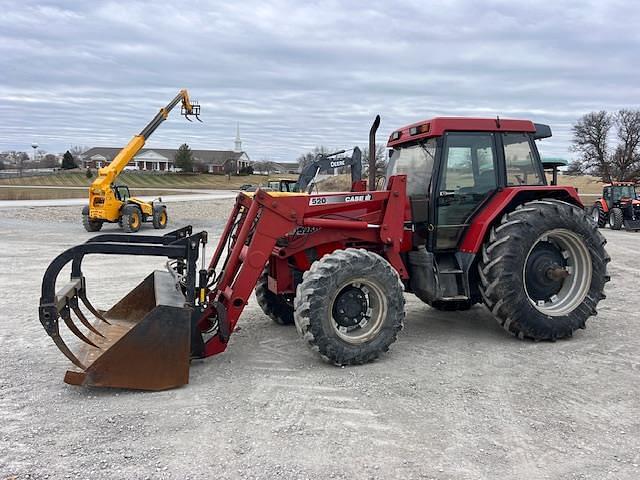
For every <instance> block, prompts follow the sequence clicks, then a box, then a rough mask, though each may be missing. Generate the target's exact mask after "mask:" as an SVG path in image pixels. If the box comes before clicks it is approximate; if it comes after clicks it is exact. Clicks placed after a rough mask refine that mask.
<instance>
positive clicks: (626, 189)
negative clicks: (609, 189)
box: [613, 185, 636, 201]
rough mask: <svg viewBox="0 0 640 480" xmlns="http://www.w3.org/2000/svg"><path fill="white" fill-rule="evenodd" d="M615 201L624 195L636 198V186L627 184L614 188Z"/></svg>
mask: <svg viewBox="0 0 640 480" xmlns="http://www.w3.org/2000/svg"><path fill="white" fill-rule="evenodd" d="M613 196H614V199H613V200H614V201H618V200H620V199H621V198H623V197H631V198H636V187H634V186H633V185H625V186H621V187H614V188H613Z"/></svg>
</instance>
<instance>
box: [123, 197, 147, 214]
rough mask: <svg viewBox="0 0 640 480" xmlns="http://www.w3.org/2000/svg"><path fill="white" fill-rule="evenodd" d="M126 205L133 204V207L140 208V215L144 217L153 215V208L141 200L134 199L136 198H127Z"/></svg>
mask: <svg viewBox="0 0 640 480" xmlns="http://www.w3.org/2000/svg"><path fill="white" fill-rule="evenodd" d="M127 203H129V204H134V205H137V206H138V207H140V210H142V214H143V215H144V216H145V217H148V216H150V215H153V207H152V205H151V203H149V202H145V201H144V200H141V199H139V198H136V197H131V198H129V199H128V200H127Z"/></svg>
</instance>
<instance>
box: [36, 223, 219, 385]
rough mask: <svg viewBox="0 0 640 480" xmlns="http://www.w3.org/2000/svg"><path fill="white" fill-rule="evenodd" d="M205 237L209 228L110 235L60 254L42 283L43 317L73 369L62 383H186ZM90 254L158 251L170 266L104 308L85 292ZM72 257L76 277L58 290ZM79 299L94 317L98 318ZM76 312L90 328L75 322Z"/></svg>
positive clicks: (129, 253)
mask: <svg viewBox="0 0 640 480" xmlns="http://www.w3.org/2000/svg"><path fill="white" fill-rule="evenodd" d="M206 241H207V234H206V232H200V233H197V234H193V233H192V229H191V227H185V228H182V229H179V230H175V231H173V232H170V233H168V234H166V235H164V236H149V235H147V236H145V235H120V234H105V235H98V236H95V237H93V238H91V239H90V240H88V241H87V242H86V243H83V244H80V245H77V246H75V247H73V248H70V249H69V250H66V251H65V252H63V253H61V254H60V255H59V256H58V257H56V258H55V259H54V260H53V262H51V264H50V265H49V267H48V268H47V271H46V272H45V275H44V278H43V281H42V296H41V298H40V308H39V316H40V322H41V323H42V326H43V327H44V329H45V330H46V332H47V334H48V335H49V336H50V337H51V338H52V339H53V341H54V343H55V344H56V345H57V346H58V348H59V349H60V351H61V352H62V353H63V354H64V355H65V356H66V357H67V358H68V359H69V360H70V361H71V362H72V363H73V364H74V365H75V367H76V369H74V370H69V371H68V372H67V374H66V376H65V382H67V383H70V384H75V385H93V386H108V387H121V388H135V389H144V390H162V389H166V388H172V387H176V386H179V385H183V384H185V383H188V380H189V358H190V353H191V344H190V343H191V323H192V321H193V320H192V317H193V316H194V315H193V311H194V307H195V304H196V298H197V295H196V289H197V288H196V277H197V275H196V273H197V269H196V262H197V260H198V257H199V254H200V249H201V248H204V245H205V244H206ZM89 254H107V255H147V256H161V257H168V258H169V259H171V260H172V263H171V266H170V268H169V269H168V271H165V272H163V271H156V272H153V273H152V274H151V275H149V276H148V277H147V278H145V279H144V280H143V281H142V282H141V283H140V284H139V285H138V286H137V287H136V288H135V289H134V290H132V291H131V292H129V293H128V294H127V295H126V296H125V297H124V298H123V299H122V300H120V302H118V303H117V304H116V305H115V306H114V307H112V308H111V309H110V310H108V311H107V312H101V311H99V310H98V309H96V308H95V307H94V306H93V305H92V304H91V303H90V302H89V300H88V298H87V294H86V282H85V278H84V275H83V273H82V260H83V259H84V257H85V256H86V255H89ZM69 262H71V279H70V281H69V282H68V283H66V284H65V285H64V286H63V287H62V288H60V289H59V290H58V291H57V292H56V290H55V288H56V279H57V277H58V274H59V273H60V271H61V269H62V268H63V267H64V266H65V265H67V264H68V263H69ZM168 264H169V263H168ZM201 288H205V286H202V285H201ZM79 300H80V301H81V302H82V304H84V305H85V307H86V308H87V310H88V311H89V312H91V313H92V314H93V315H94V316H95V317H96V319H97V320H96V321H95V322H94V323H92V322H91V321H90V320H89V319H88V318H87V317H86V316H85V314H84V312H83V311H82V309H81V308H80V302H79ZM71 312H73V313H74V314H75V316H76V317H77V318H78V320H79V322H80V324H81V325H82V326H84V327H85V328H86V331H83V330H81V328H80V326H79V325H77V324H76V323H74V321H73V318H72V314H71ZM60 318H62V320H63V321H64V323H65V325H66V326H67V328H68V329H69V330H70V331H71V332H72V333H73V334H74V335H75V336H76V337H78V338H79V339H80V340H82V342H84V345H83V346H82V347H81V348H80V349H79V351H78V353H74V352H73V351H72V350H71V348H69V346H68V345H67V344H66V343H65V341H64V340H63V338H62V336H61V335H60V325H59V319H60Z"/></svg>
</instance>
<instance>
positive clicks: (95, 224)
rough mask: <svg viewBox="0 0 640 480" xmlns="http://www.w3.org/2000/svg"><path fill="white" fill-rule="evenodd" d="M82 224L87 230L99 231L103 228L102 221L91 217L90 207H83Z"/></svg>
mask: <svg viewBox="0 0 640 480" xmlns="http://www.w3.org/2000/svg"><path fill="white" fill-rule="evenodd" d="M82 225H83V226H84V229H85V230H86V231H87V232H98V231H100V229H101V228H102V222H101V221H99V220H91V219H90V218H89V207H87V206H85V207H82Z"/></svg>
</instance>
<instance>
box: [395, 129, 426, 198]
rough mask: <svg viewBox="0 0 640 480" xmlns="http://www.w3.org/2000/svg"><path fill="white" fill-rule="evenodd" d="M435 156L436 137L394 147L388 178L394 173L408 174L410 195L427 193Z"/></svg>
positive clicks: (408, 192)
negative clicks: (416, 143)
mask: <svg viewBox="0 0 640 480" xmlns="http://www.w3.org/2000/svg"><path fill="white" fill-rule="evenodd" d="M435 156H436V140H435V138H431V139H429V140H427V141H426V142H422V143H419V144H418V145H412V146H410V147H400V148H394V149H393V152H392V153H391V158H390V159H389V166H388V170H387V179H388V178H389V177H390V176H392V175H406V176H407V194H408V195H409V196H418V195H427V194H428V192H429V183H430V182H431V173H432V171H433V162H434V160H435Z"/></svg>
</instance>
